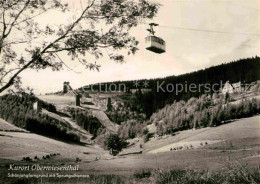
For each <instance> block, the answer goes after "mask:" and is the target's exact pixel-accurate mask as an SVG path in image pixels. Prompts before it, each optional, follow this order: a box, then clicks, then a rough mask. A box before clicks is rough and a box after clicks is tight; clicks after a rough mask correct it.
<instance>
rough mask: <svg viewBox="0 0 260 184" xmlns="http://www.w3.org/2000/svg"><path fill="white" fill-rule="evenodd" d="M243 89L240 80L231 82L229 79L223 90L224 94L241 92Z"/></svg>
mask: <svg viewBox="0 0 260 184" xmlns="http://www.w3.org/2000/svg"><path fill="white" fill-rule="evenodd" d="M241 91H242V85H241V82H240V81H239V82H237V83H233V84H230V83H229V81H227V82H226V83H225V85H224V87H223V88H222V90H221V92H222V93H223V94H226V93H234V92H241Z"/></svg>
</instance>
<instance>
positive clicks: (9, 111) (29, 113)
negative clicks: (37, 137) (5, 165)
mask: <svg viewBox="0 0 260 184" xmlns="http://www.w3.org/2000/svg"><path fill="white" fill-rule="evenodd" d="M36 101H38V103H40V104H41V106H42V107H43V108H45V109H47V110H48V111H50V112H56V108H55V106H54V105H52V104H49V103H46V102H44V101H42V100H40V99H38V98H37V97H35V96H33V95H29V94H26V93H22V94H21V95H11V94H7V95H4V96H1V97H0V117H1V118H3V119H4V120H6V121H7V122H10V123H12V124H14V125H16V126H18V127H20V128H24V129H26V130H28V131H31V132H34V133H38V134H41V135H45V136H50V137H54V138H58V139H62V140H66V141H73V142H79V137H78V136H77V135H76V134H75V133H73V132H71V131H69V127H68V125H67V124H65V123H62V122H60V121H58V120H56V119H54V118H52V117H49V116H48V115H46V114H41V113H38V112H36V111H34V110H33V103H34V102H36Z"/></svg>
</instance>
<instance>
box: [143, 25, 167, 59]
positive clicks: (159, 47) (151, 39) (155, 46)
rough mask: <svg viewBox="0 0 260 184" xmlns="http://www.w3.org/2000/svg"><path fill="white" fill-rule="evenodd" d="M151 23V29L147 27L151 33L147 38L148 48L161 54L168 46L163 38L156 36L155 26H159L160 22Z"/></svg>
mask: <svg viewBox="0 0 260 184" xmlns="http://www.w3.org/2000/svg"><path fill="white" fill-rule="evenodd" d="M149 25H150V29H147V31H149V32H150V35H149V36H147V37H146V38H145V44H146V49H147V50H150V51H152V52H155V53H158V54H161V53H163V52H165V49H166V46H165V41H164V40H163V39H162V38H160V37H157V36H154V33H155V31H154V29H153V26H158V24H155V23H150V24H149Z"/></svg>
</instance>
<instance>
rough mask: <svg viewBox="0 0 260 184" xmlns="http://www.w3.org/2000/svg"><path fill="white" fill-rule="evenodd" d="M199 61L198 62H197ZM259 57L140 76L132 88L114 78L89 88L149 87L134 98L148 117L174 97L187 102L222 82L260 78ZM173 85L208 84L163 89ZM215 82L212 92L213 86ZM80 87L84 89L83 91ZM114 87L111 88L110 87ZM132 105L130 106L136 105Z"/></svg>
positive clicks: (246, 81) (128, 84)
mask: <svg viewBox="0 0 260 184" xmlns="http://www.w3.org/2000/svg"><path fill="white" fill-rule="evenodd" d="M198 62H199V61H198ZM259 71H260V57H258V56H255V57H252V58H245V59H240V60H237V61H232V62H230V63H223V64H221V65H217V66H212V67H209V68H205V69H202V70H198V71H194V72H191V73H186V74H182V75H179V76H169V77H164V78H156V79H142V80H138V82H139V86H138V87H136V86H135V85H134V84H135V83H134V82H135V81H133V80H129V81H114V82H107V83H102V85H99V84H93V85H91V87H92V89H94V90H96V91H99V90H102V91H103V92H104V91H106V90H107V89H109V86H110V85H113V86H114V85H116V86H117V87H116V89H118V90H121V91H122V90H124V89H125V90H126V92H130V89H136V88H149V89H151V91H150V92H147V93H145V94H143V95H142V98H139V99H137V102H136V103H137V104H138V105H139V106H140V107H139V110H142V111H143V112H144V113H145V114H146V115H147V117H150V116H151V115H152V113H153V112H155V111H156V110H158V109H160V108H163V107H164V106H165V105H166V104H170V103H173V102H174V101H175V100H176V101H180V100H185V101H187V100H188V99H190V98H191V97H197V98H198V97H200V96H201V95H203V94H206V93H207V94H213V93H214V92H216V91H218V90H219V89H220V88H222V87H223V85H224V84H225V82H226V81H230V82H231V83H235V82H239V81H241V82H242V84H249V83H251V82H254V81H257V80H259V79H260V72H259ZM145 81H147V82H148V86H146V87H145V86H143V84H144V82H145ZM120 84H121V86H120ZM122 84H123V85H125V88H124V87H122ZM168 84H170V85H176V84H183V85H189V84H195V85H196V86H199V85H200V84H204V85H205V84H208V85H209V86H210V90H209V91H208V92H207V90H206V87H205V86H202V87H201V88H200V90H195V91H190V90H183V91H180V92H178V93H177V94H176V89H175V90H173V91H167V90H166V88H167V85H168ZM214 84H215V87H214V91H213V85H214ZM158 85H160V86H161V88H160V89H161V90H159V91H158ZM83 89H84V90H83ZM90 89H91V88H90V86H84V87H82V88H79V90H81V91H82V92H83V91H85V92H86V91H89V90H90ZM113 89H114V88H113ZM137 104H133V105H135V106H136V105H137Z"/></svg>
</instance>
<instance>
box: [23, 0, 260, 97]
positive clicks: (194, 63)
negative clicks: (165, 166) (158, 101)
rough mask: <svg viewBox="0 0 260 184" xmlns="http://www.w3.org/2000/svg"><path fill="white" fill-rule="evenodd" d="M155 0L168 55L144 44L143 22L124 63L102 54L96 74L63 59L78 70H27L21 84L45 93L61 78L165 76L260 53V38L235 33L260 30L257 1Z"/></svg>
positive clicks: (78, 82)
mask: <svg viewBox="0 0 260 184" xmlns="http://www.w3.org/2000/svg"><path fill="white" fill-rule="evenodd" d="M66 1H70V2H72V0H66ZM157 2H159V3H160V4H161V5H162V6H161V8H160V10H159V13H158V15H157V17H156V18H155V19H154V21H153V22H156V23H158V24H159V25H160V26H159V27H156V35H157V36H160V37H161V38H163V39H164V40H165V41H166V53H163V54H155V53H152V52H150V51H147V50H146V49H145V48H144V38H145V37H146V36H147V34H148V33H147V31H146V29H147V28H148V26H147V25H146V24H142V25H139V26H138V27H137V28H135V29H134V30H133V31H131V33H132V34H133V35H134V36H136V38H137V39H138V40H139V41H140V44H139V49H140V50H139V51H138V52H137V53H136V54H135V55H134V56H132V55H131V56H126V58H125V61H126V62H125V63H123V64H118V63H115V62H113V61H109V60H108V58H106V57H105V58H103V59H101V60H99V61H98V62H99V63H100V64H101V65H102V66H101V70H100V72H96V71H89V70H86V69H84V68H83V67H82V66H81V65H80V64H78V63H75V62H70V61H67V64H68V65H69V66H70V67H71V68H75V69H74V70H75V71H76V72H80V73H76V72H73V71H69V70H68V69H64V70H63V71H61V72H52V71H50V70H44V71H40V72H36V71H30V70H27V71H25V72H24V73H23V74H22V75H21V76H22V80H23V82H24V84H25V85H28V86H30V87H32V88H34V89H35V92H36V93H45V92H51V91H58V90H62V85H63V82H64V81H69V82H70V83H71V86H72V87H73V88H77V87H81V86H83V85H87V84H93V83H99V82H107V81H118V80H130V79H144V78H156V77H165V76H169V75H179V74H183V73H187V72H191V71H195V70H199V69H204V68H206V67H210V66H213V65H218V64H221V63H225V62H229V61H233V60H237V59H239V58H246V57H252V56H255V55H258V56H259V55H260V36H254V35H247V34H236V33H249V34H251V33H252V34H260V26H259V25H260V1H259V0H241V1H240V0H234V1H231V0H218V1H217V0H178V1H177V0H160V1H157ZM74 7H75V8H77V7H78V5H77V4H76V5H75V6H74ZM147 23H149V22H147ZM173 27H175V28H173ZM176 27H177V28H176ZM179 28H187V29H179ZM191 29H192V30H191ZM193 29H198V30H208V31H220V32H229V33H225V34H224V33H215V32H205V31H194V30H193ZM64 57H65V56H64ZM39 81H40V82H39Z"/></svg>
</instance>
